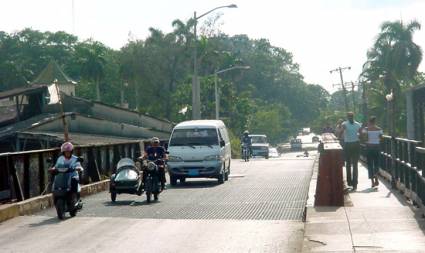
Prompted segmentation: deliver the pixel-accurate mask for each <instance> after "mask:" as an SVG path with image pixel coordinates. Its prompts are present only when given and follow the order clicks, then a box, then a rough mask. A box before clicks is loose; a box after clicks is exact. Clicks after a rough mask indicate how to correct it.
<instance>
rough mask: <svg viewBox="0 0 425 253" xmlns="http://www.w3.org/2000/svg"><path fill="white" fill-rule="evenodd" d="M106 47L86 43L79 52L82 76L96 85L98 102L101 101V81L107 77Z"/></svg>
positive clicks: (95, 43) (94, 43)
mask: <svg viewBox="0 0 425 253" xmlns="http://www.w3.org/2000/svg"><path fill="white" fill-rule="evenodd" d="M105 53H106V47H105V46H104V45H103V44H101V43H99V42H94V41H91V40H89V41H87V42H84V43H83V44H82V45H81V47H80V50H79V54H80V57H81V58H80V59H81V60H80V64H81V72H82V73H81V74H82V76H83V77H85V78H87V79H88V80H91V81H94V83H95V85H96V100H97V101H100V81H101V80H102V79H103V77H104V76H105V72H104V69H105V64H106V59H105Z"/></svg>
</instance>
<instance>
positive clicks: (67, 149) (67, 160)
mask: <svg viewBox="0 0 425 253" xmlns="http://www.w3.org/2000/svg"><path fill="white" fill-rule="evenodd" d="M73 152H74V145H72V143H71V142H65V143H63V144H62V146H61V153H62V155H61V156H60V157H59V158H58V159H57V160H56V164H55V166H54V167H53V168H52V170H53V171H54V170H56V168H74V169H75V170H74V171H72V172H70V173H71V192H73V193H76V195H77V198H78V199H79V200H80V202H81V199H80V191H81V187H80V184H79V183H80V176H79V174H78V172H82V171H83V170H84V169H83V166H81V163H80V161H79V160H78V157H77V156H75V155H73Z"/></svg>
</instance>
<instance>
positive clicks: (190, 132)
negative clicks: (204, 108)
mask: <svg viewBox="0 0 425 253" xmlns="http://www.w3.org/2000/svg"><path fill="white" fill-rule="evenodd" d="M210 145H218V137H217V130H216V129H214V128H195V129H176V130H174V132H173V135H172V136H171V140H170V144H169V146H210Z"/></svg>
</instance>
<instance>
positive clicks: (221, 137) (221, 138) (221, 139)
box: [218, 128, 224, 141]
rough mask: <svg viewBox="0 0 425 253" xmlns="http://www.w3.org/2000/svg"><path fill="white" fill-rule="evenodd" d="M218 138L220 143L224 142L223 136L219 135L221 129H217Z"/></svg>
mask: <svg viewBox="0 0 425 253" xmlns="http://www.w3.org/2000/svg"><path fill="white" fill-rule="evenodd" d="M218 136H219V138H220V141H224V139H223V136H222V134H221V129H220V128H219V129H218Z"/></svg>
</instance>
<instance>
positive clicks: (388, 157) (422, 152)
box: [361, 135, 425, 206]
mask: <svg viewBox="0 0 425 253" xmlns="http://www.w3.org/2000/svg"><path fill="white" fill-rule="evenodd" d="M420 145H421V142H420V141H416V140H409V139H404V138H392V137H391V136H388V135H384V136H383V138H382V142H381V152H380V156H381V157H380V164H381V169H382V170H383V171H385V172H386V173H387V175H390V177H391V183H392V186H393V187H398V188H399V189H400V190H401V191H402V192H403V193H404V194H405V195H406V196H408V197H409V198H411V199H412V201H413V202H414V204H420V205H422V206H423V205H424V204H425V148H423V147H420ZM361 160H362V161H364V162H366V161H367V159H366V145H362V155H361Z"/></svg>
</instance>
